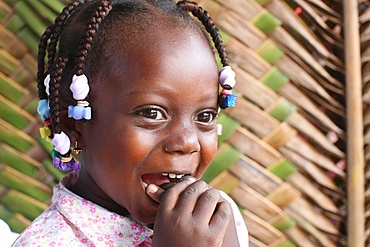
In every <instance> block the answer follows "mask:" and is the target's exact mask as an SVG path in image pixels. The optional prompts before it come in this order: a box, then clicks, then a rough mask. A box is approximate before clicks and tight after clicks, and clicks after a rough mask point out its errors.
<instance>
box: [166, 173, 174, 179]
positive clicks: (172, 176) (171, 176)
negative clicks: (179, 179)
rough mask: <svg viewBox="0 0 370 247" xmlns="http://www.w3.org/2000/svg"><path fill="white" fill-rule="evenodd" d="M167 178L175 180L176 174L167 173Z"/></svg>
mask: <svg viewBox="0 0 370 247" xmlns="http://www.w3.org/2000/svg"><path fill="white" fill-rule="evenodd" d="M168 176H169V177H170V178H176V174H174V173H169V174H168Z"/></svg>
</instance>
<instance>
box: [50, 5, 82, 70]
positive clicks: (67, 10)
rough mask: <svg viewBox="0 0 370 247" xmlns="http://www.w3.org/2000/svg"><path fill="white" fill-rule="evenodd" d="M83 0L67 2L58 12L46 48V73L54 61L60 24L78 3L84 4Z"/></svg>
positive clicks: (60, 28) (60, 30) (60, 29)
mask: <svg viewBox="0 0 370 247" xmlns="http://www.w3.org/2000/svg"><path fill="white" fill-rule="evenodd" d="M84 3H85V0H76V1H74V2H72V3H70V4H68V5H67V6H66V7H65V8H64V9H63V10H62V12H61V13H60V14H59V16H58V17H57V18H56V19H55V23H54V28H53V29H54V30H53V35H52V36H51V39H50V44H49V49H48V68H47V73H49V72H50V69H51V67H52V66H53V63H54V58H55V54H56V47H57V44H58V41H59V37H60V34H61V32H62V26H63V24H64V23H65V21H66V20H67V19H68V17H69V16H70V15H71V14H72V12H73V11H74V10H75V9H76V8H77V7H78V6H80V4H84Z"/></svg>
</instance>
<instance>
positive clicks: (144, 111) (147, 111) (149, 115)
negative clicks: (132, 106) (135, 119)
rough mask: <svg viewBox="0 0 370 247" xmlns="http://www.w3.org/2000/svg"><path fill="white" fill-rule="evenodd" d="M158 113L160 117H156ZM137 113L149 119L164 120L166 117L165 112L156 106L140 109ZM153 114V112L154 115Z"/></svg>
mask: <svg viewBox="0 0 370 247" xmlns="http://www.w3.org/2000/svg"><path fill="white" fill-rule="evenodd" d="M158 113H159V114H160V115H161V116H162V117H161V119H157V117H158ZM137 114H139V115H141V116H143V117H145V118H149V119H153V120H165V119H166V117H165V115H166V114H165V113H164V112H163V111H162V110H160V109H156V108H146V109H142V110H139V111H137ZM153 114H155V116H154V115H153ZM153 116H154V117H153Z"/></svg>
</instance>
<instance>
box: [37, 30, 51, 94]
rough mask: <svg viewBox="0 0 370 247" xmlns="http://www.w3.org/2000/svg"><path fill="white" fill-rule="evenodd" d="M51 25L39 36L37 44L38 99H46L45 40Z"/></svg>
mask: <svg viewBox="0 0 370 247" xmlns="http://www.w3.org/2000/svg"><path fill="white" fill-rule="evenodd" d="M52 29H53V26H49V27H48V28H47V29H46V30H45V32H44V33H43V34H42V36H41V38H40V44H39V52H38V55H37V62H38V65H37V77H36V78H37V89H38V94H39V98H40V99H47V97H48V96H47V94H46V88H45V85H44V79H45V73H44V70H45V60H44V59H45V53H46V46H47V42H48V40H49V38H50V36H51V33H52Z"/></svg>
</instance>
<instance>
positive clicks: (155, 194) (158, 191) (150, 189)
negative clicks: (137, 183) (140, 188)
mask: <svg viewBox="0 0 370 247" xmlns="http://www.w3.org/2000/svg"><path fill="white" fill-rule="evenodd" d="M145 192H146V194H147V195H148V196H149V197H150V198H152V199H153V200H154V201H156V202H159V201H160V200H161V198H162V196H163V193H164V192H165V190H163V189H162V188H160V187H159V186H157V185H156V184H149V185H148V186H147V187H146V188H145Z"/></svg>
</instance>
